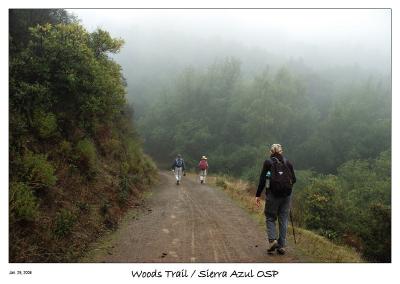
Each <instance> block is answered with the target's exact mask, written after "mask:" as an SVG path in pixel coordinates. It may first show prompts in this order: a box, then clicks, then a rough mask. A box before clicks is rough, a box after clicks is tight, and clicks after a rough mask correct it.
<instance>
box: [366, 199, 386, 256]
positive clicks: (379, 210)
mask: <svg viewBox="0 0 400 284" xmlns="http://www.w3.org/2000/svg"><path fill="white" fill-rule="evenodd" d="M390 215H391V210H390V206H385V205H383V204H380V203H375V204H371V205H370V206H369V210H368V213H367V214H366V216H365V224H368V226H364V228H363V232H362V234H361V239H362V241H363V246H364V250H363V254H364V256H365V257H366V258H368V259H370V260H372V261H379V262H390V261H391V217H390Z"/></svg>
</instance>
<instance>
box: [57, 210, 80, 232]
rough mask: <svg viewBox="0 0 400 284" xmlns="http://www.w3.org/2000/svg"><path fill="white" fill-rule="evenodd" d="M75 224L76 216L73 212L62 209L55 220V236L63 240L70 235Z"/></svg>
mask: <svg viewBox="0 0 400 284" xmlns="http://www.w3.org/2000/svg"><path fill="white" fill-rule="evenodd" d="M75 222H76V216H75V214H74V213H73V212H71V211H69V210H67V209H61V211H60V212H58V213H57V216H56V219H55V226H54V234H55V235H56V237H59V238H62V237H65V236H67V235H69V234H70V233H71V231H72V227H73V226H74V224H75Z"/></svg>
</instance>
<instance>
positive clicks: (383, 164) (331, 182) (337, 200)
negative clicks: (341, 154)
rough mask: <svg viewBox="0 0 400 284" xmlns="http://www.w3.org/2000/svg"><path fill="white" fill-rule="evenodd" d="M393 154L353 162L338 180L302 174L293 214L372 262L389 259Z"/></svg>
mask: <svg viewBox="0 0 400 284" xmlns="http://www.w3.org/2000/svg"><path fill="white" fill-rule="evenodd" d="M390 169H391V166H390V152H389V151H386V152H382V153H381V155H380V156H379V157H378V158H377V159H370V160H351V161H348V162H346V163H344V164H343V165H342V166H340V167H339V170H338V174H337V176H333V175H316V174H312V173H307V172H301V173H300V176H301V177H303V178H304V179H303V181H302V184H301V185H297V186H296V191H295V195H294V201H293V203H294V204H293V210H294V216H296V222H297V224H299V225H300V226H304V227H306V228H308V229H311V230H314V231H317V232H319V233H320V234H322V235H324V236H326V237H328V238H330V239H333V240H336V241H340V242H344V243H347V244H349V245H352V246H354V247H356V248H357V249H358V250H360V251H362V252H363V254H364V256H365V257H366V258H367V259H368V260H371V261H379V262H390V260H391V225H390V224H391V217H390V215H391V213H390V212H391V210H390V208H391V206H390V204H391V202H390V199H391V194H390V186H391V173H390Z"/></svg>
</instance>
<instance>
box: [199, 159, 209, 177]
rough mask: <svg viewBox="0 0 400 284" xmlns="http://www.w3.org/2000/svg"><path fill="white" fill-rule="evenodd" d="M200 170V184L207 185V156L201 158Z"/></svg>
mask: <svg viewBox="0 0 400 284" xmlns="http://www.w3.org/2000/svg"><path fill="white" fill-rule="evenodd" d="M199 170H200V183H206V176H207V171H208V163H207V157H206V156H203V157H201V160H200V162H199Z"/></svg>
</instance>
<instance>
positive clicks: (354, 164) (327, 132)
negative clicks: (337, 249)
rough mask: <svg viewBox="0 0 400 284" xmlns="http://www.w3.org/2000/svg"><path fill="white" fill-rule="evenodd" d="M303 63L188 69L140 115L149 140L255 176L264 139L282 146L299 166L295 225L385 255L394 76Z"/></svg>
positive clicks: (191, 162) (166, 155)
mask: <svg viewBox="0 0 400 284" xmlns="http://www.w3.org/2000/svg"><path fill="white" fill-rule="evenodd" d="M303 70H304V72H300V71H299V68H293V66H290V65H289V66H286V67H282V68H280V69H278V71H276V72H268V71H266V72H264V73H262V74H259V75H257V76H255V77H254V78H253V79H245V76H242V75H241V70H240V63H239V61H238V60H236V59H232V58H231V59H226V60H224V61H221V62H217V63H215V64H214V65H212V66H210V67H209V68H208V69H207V70H205V71H204V70H203V71H202V70H195V69H193V68H192V69H187V70H185V71H184V72H183V73H182V74H181V76H180V77H179V78H177V80H176V83H175V85H173V86H172V87H171V88H170V89H166V90H165V91H164V92H163V93H162V94H161V95H160V96H159V97H158V99H157V100H155V102H154V104H153V106H152V107H151V108H150V109H149V110H148V111H147V114H146V113H145V114H144V115H142V116H141V117H140V122H139V123H140V131H141V133H142V134H143V136H144V138H145V147H146V149H147V150H148V152H149V153H151V154H152V156H153V157H155V158H156V159H158V160H161V161H170V160H172V158H173V157H174V155H175V154H176V153H181V154H182V155H183V157H184V158H185V160H186V162H187V164H188V166H189V167H191V168H195V166H196V165H197V162H198V160H199V158H200V157H201V155H204V154H205V155H207V156H208V157H209V160H208V161H209V165H210V171H211V172H219V173H222V174H228V175H232V176H235V177H242V178H245V179H247V180H250V181H252V182H253V183H257V182H258V177H259V173H260V170H261V166H262V162H263V161H264V159H265V158H266V156H267V152H268V147H269V145H271V144H272V143H280V144H282V145H283V147H284V151H285V155H286V156H287V157H288V158H289V159H290V160H291V161H292V162H293V163H294V166H295V169H296V170H301V171H298V184H297V185H296V188H295V198H296V202H295V205H294V206H295V207H294V210H295V212H296V214H295V215H296V219H297V222H298V223H299V225H300V226H304V227H306V228H308V229H311V230H314V231H316V232H318V233H320V234H322V235H324V236H327V237H329V238H331V239H333V240H336V241H339V242H345V243H348V244H350V245H352V246H354V247H356V248H357V249H359V250H360V251H362V252H363V254H364V256H365V257H366V258H367V259H369V260H372V261H390V230H391V229H390V223H391V219H390V206H391V188H390V184H391V176H390V175H391V161H390V151H388V150H390V146H391V139H390V138H391V90H390V84H389V83H390V82H389V81H388V80H387V79H385V78H380V79H379V80H378V79H373V78H368V80H367V79H362V80H358V81H351V80H350V79H349V80H346V79H344V80H338V79H337V78H338V75H337V74H336V75H335V76H336V77H335V76H333V75H332V74H330V75H331V76H333V77H332V78H331V80H332V81H329V77H326V76H324V75H316V74H313V73H312V72H309V71H307V69H306V68H303ZM335 79H337V80H335Z"/></svg>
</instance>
